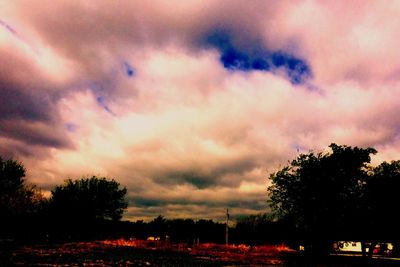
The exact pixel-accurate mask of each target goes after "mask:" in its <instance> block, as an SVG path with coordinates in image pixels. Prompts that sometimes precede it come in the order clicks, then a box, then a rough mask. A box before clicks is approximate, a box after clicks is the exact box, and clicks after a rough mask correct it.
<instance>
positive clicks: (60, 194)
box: [50, 176, 128, 221]
mask: <svg viewBox="0 0 400 267" xmlns="http://www.w3.org/2000/svg"><path fill="white" fill-rule="evenodd" d="M119 187H120V184H119V183H118V182H116V181H115V180H113V179H112V180H108V179H107V178H105V177H102V178H98V177H96V176H93V177H91V178H82V179H79V180H74V181H73V180H71V179H68V180H66V181H65V183H64V184H63V185H60V186H57V187H56V188H55V189H54V190H53V191H52V196H51V199H50V207H51V209H52V210H53V212H54V213H55V214H57V215H58V216H59V217H62V218H67V219H69V220H74V219H78V220H86V221H87V220H96V219H101V220H104V219H106V220H107V219H111V220H120V219H121V218H122V214H123V212H124V211H125V210H126V208H127V206H128V203H127V200H126V198H125V195H126V192H127V190H126V188H122V189H120V188H119Z"/></svg>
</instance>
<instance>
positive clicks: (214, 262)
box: [0, 239, 399, 267]
mask: <svg viewBox="0 0 400 267" xmlns="http://www.w3.org/2000/svg"><path fill="white" fill-rule="evenodd" d="M398 263H399V261H389V260H383V259H374V260H372V261H369V262H365V260H364V259H362V258H361V257H342V256H331V257H329V258H328V259H322V260H321V259H319V260H317V261H315V260H310V259H307V258H305V257H303V256H302V255H299V254H298V253H297V252H296V251H293V250H291V249H289V248H288V247H286V246H283V245H279V246H272V245H266V246H252V247H251V246H247V245H229V246H225V245H217V244H200V245H196V246H189V245H187V244H171V243H168V242H162V241H138V240H123V239H120V240H105V241H92V242H74V243H64V244H52V245H49V244H47V245H25V246H14V247H11V246H8V247H7V248H1V249H0V266H99V267H100V266H102V267H104V266H288V267H291V266H293V267H294V266H295V267H301V266H321V267H325V266H329V267H344V266H349V267H353V266H354V267H355V266H365V265H368V266H398Z"/></svg>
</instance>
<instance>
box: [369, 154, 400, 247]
mask: <svg viewBox="0 0 400 267" xmlns="http://www.w3.org/2000/svg"><path fill="white" fill-rule="evenodd" d="M399 188H400V161H392V162H390V163H389V162H383V163H381V164H380V165H379V166H377V167H375V168H373V171H372V175H371V176H370V179H369V181H368V184H367V186H366V192H365V210H366V216H365V217H366V219H365V226H366V227H368V229H367V231H366V233H367V235H368V236H367V237H368V238H369V240H370V241H372V242H373V243H376V242H378V241H389V242H394V243H395V254H399V252H400V251H399V245H400V244H399V240H400V229H399V225H400V218H399V216H398V215H397V212H396V211H397V210H398V201H399Z"/></svg>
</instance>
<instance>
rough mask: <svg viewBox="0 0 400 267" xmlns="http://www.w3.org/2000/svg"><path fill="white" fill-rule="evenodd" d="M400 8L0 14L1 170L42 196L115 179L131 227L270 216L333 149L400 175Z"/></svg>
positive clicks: (104, 4)
mask: <svg viewBox="0 0 400 267" xmlns="http://www.w3.org/2000/svg"><path fill="white" fill-rule="evenodd" d="M399 25H400V1H397V0H393V1H374V0H371V1H368V0H362V1H361V0H360V1H358V0H354V1H311V0H305V1H301V0H296V1H285V0H283V1H272V0H271V1H268V0H266V1H264V0H262V1H258V0H251V1H246V0H234V1H231V0H201V1H200V0H192V1H181V0H168V1H160V0H152V1H77V0H72V1H71V0H60V1H57V3H55V2H54V1H51V0H41V1H22V0H21V1H20V0H15V1H0V62H1V63H0V155H1V156H2V157H3V158H9V157H12V158H14V159H17V160H19V161H21V162H22V163H23V164H24V166H25V167H26V168H27V180H28V181H29V182H30V183H35V184H37V185H38V186H39V187H40V188H42V190H43V192H45V193H47V194H48V193H49V192H50V190H51V189H52V188H53V187H54V186H55V185H58V184H61V183H62V182H63V181H64V180H65V179H67V178H72V179H77V178H81V177H84V176H91V175H97V176H106V177H109V178H114V179H116V180H117V181H118V182H120V183H121V185H123V186H126V187H127V189H128V199H129V208H128V210H127V212H126V214H125V216H124V219H127V220H137V219H145V220H149V219H152V218H154V217H156V216H157V215H159V214H161V215H164V216H166V217H168V218H188V217H191V218H195V219H199V218H208V219H215V220H221V219H222V218H223V217H224V216H225V209H226V208H230V213H231V216H232V217H237V216H242V215H246V214H255V213H261V212H266V211H268V205H267V200H268V194H267V190H266V189H267V186H268V183H269V182H268V176H269V174H270V173H272V172H274V171H277V170H278V169H279V168H281V167H282V166H285V165H286V164H287V163H288V161H289V160H291V159H293V158H294V157H296V155H298V153H308V152H309V151H321V150H324V149H326V148H327V147H328V146H329V144H331V143H333V142H334V143H337V144H343V145H350V146H360V147H374V148H376V149H377V150H378V154H377V155H376V156H374V158H373V163H374V162H375V163H379V162H380V161H382V160H395V159H400V135H399V133H400V116H398V114H399V113H400V102H399V99H400V50H399V48H398V47H399V44H400V27H399Z"/></svg>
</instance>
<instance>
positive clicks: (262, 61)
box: [206, 31, 312, 85]
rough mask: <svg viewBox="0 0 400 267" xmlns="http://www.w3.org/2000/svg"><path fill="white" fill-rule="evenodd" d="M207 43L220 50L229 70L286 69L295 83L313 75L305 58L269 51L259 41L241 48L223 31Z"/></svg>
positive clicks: (299, 82)
mask: <svg viewBox="0 0 400 267" xmlns="http://www.w3.org/2000/svg"><path fill="white" fill-rule="evenodd" d="M249 42H251V41H249ZM206 43H207V45H208V46H211V47H215V48H217V49H218V50H219V51H220V53H221V56H220V61H221V63H222V64H223V65H224V67H225V68H226V69H229V70H239V71H271V72H273V71H274V70H279V69H284V71H285V73H286V75H287V78H288V79H289V80H290V82H291V83H292V84H295V85H296V84H303V83H305V82H306V81H307V79H309V78H311V77H312V71H311V68H310V66H309V65H308V64H307V62H306V61H305V60H303V59H300V58H298V57H296V56H294V55H292V54H289V53H286V52H283V51H269V50H267V49H265V48H262V47H260V45H259V43H257V42H255V44H254V47H252V48H248V47H246V48H241V49H239V48H237V47H236V46H235V45H234V44H233V42H232V40H231V38H230V36H229V35H228V34H227V33H226V32H223V31H217V32H215V33H213V34H211V35H209V36H208V37H207V41H206Z"/></svg>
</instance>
